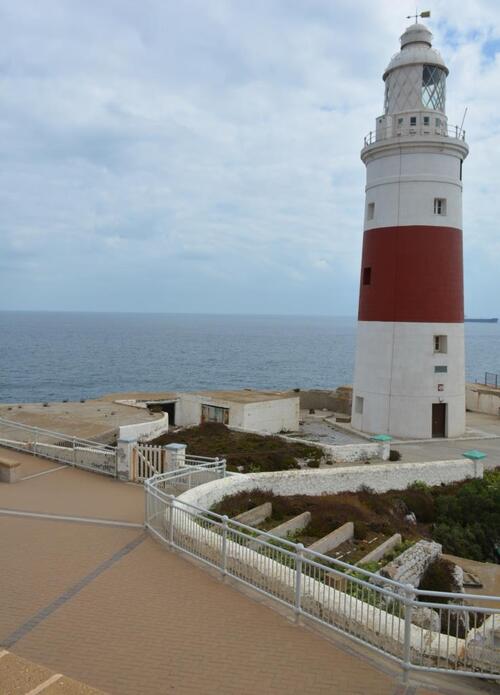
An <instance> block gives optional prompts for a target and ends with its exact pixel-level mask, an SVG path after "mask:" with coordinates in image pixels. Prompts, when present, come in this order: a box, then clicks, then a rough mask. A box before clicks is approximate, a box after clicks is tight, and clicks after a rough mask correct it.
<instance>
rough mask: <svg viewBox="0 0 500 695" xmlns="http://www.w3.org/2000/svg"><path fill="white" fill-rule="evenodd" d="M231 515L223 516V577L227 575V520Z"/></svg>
mask: <svg viewBox="0 0 500 695" xmlns="http://www.w3.org/2000/svg"><path fill="white" fill-rule="evenodd" d="M228 521H229V517H228V516H226V515H225V514H224V516H223V517H222V563H221V564H222V566H221V570H222V578H223V579H224V577H225V576H226V575H227V522H228Z"/></svg>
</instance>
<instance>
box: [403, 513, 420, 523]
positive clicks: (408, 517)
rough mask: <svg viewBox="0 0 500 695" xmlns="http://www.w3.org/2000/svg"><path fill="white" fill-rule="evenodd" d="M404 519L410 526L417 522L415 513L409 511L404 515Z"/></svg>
mask: <svg viewBox="0 0 500 695" xmlns="http://www.w3.org/2000/svg"><path fill="white" fill-rule="evenodd" d="M405 521H406V523H407V524H409V525H410V526H415V525H416V523H417V517H416V516H415V514H414V513H413V512H409V513H408V514H407V515H406V516H405Z"/></svg>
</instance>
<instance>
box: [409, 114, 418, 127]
mask: <svg viewBox="0 0 500 695" xmlns="http://www.w3.org/2000/svg"><path fill="white" fill-rule="evenodd" d="M410 125H413V126H415V125H417V117H416V116H410Z"/></svg>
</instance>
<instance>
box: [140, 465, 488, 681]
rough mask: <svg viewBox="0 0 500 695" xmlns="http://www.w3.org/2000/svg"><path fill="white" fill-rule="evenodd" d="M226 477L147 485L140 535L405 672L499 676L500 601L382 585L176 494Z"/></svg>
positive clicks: (201, 471)
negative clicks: (372, 651)
mask: <svg viewBox="0 0 500 695" xmlns="http://www.w3.org/2000/svg"><path fill="white" fill-rule="evenodd" d="M224 475H225V467H223V466H219V467H217V466H215V465H213V464H212V465H208V466H207V465H204V466H196V467H195V466H191V467H186V468H185V469H182V470H177V471H172V472H171V473H166V474H164V475H160V476H155V477H153V478H152V479H150V480H147V481H146V482H145V492H146V527H147V528H148V529H149V530H150V531H151V532H152V533H153V534H154V535H155V536H156V537H158V538H159V539H161V540H162V541H164V542H166V543H167V544H168V545H169V546H171V547H173V548H176V549H178V550H180V551H182V552H183V553H186V554H187V555H190V556H193V557H195V558H197V559H199V560H201V561H203V562H205V563H207V564H208V565H211V566H212V567H215V568H217V569H218V570H220V571H221V573H222V575H228V576H231V577H233V578H234V579H236V580H238V581H240V582H242V583H243V584H246V585H249V586H251V587H253V588H254V589H256V590H257V591H260V592H262V593H264V594H265V595H266V596H270V597H272V598H274V599H275V600H277V601H279V602H281V603H283V604H286V605H287V606H289V607H291V608H292V609H293V610H294V611H295V612H296V614H297V616H300V615H304V616H307V617H308V618H311V619H312V620H314V621H317V622H319V623H321V624H322V625H326V626H327V627H328V628H330V629H332V630H335V631H338V632H341V633H343V634H345V635H348V636H349V637H350V638H352V639H353V640H355V641H357V642H361V643H363V644H365V645H368V646H370V647H371V648H373V649H375V650H376V651H378V652H380V653H382V654H384V655H385V656H388V657H390V658H391V659H393V660H395V661H397V662H398V663H400V664H401V665H402V666H403V668H404V669H405V670H406V671H407V672H408V671H409V670H411V669H414V670H425V671H438V672H447V673H450V672H452V673H459V674H462V675H468V676H474V677H480V678H498V677H499V676H500V650H499V645H498V631H499V628H500V597H494V596H476V595H470V594H468V595H464V594H446V593H441V592H433V591H422V590H419V589H415V588H414V587H412V586H410V585H403V584H400V583H398V582H395V581H392V580H389V579H382V578H381V577H380V576H379V575H376V574H373V573H372V572H368V571H366V570H361V569H359V568H357V567H354V566H352V565H349V564H347V563H345V562H341V561H340V560H334V559H333V558H330V557H328V556H325V555H321V554H320V553H316V552H313V551H309V550H306V549H305V548H304V547H303V546H302V545H301V544H300V543H298V544H297V543H292V542H291V541H288V540H285V539H282V538H277V537H275V536H273V535H272V534H269V533H263V532H262V531H260V530H257V529H255V528H253V527H251V526H247V525H245V524H241V523H239V522H236V521H233V520H230V519H228V518H227V517H226V516H221V515H219V514H215V513H214V512H211V511H208V510H206V509H202V508H199V507H196V506H193V505H191V504H187V503H186V502H183V501H181V500H177V499H176V498H175V496H174V495H176V494H179V492H182V491H183V490H184V489H189V488H190V487H194V486H195V485H197V484H201V483H202V482H207V481H208V480H210V479H211V480H214V479H217V478H220V477H222V476H224ZM257 535H260V536H261V538H257V537H256V536H257ZM262 536H263V537H262ZM465 601H466V602H465ZM471 604H472V605H471ZM423 609H424V610H423ZM425 609H430V610H432V611H433V612H432V614H431V613H430V611H426V610H425ZM430 616H432V619H431V617H430Z"/></svg>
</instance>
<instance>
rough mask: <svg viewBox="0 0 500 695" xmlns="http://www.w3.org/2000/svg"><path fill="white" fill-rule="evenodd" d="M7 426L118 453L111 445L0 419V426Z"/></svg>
mask: <svg viewBox="0 0 500 695" xmlns="http://www.w3.org/2000/svg"><path fill="white" fill-rule="evenodd" d="M1 425H5V426H6V427H9V428H13V429H19V430H23V431H25V432H32V433H34V434H40V435H42V436H46V437H49V438H51V439H61V440H64V441H70V442H74V443H75V444H81V445H82V446H85V447H92V448H93V449H105V450H106V451H110V452H111V451H113V452H114V451H116V447H114V446H111V445H110V444H102V443H101V442H96V441H93V440H92V439H83V438H82V437H75V436H73V435H72V434H67V433H64V432H55V431H54V430H47V429H43V428H42V427H35V426H34V425H25V424H24V423H22V422H15V421H13V420H8V419H7V418H3V417H0V426H1Z"/></svg>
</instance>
